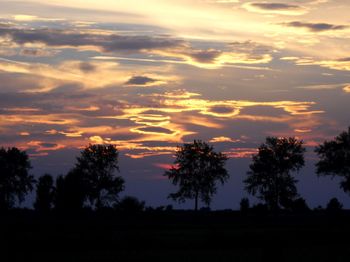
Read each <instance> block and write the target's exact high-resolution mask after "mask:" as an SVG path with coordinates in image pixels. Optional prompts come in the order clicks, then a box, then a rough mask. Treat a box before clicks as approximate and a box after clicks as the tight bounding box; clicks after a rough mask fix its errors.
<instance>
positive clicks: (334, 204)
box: [326, 197, 343, 213]
mask: <svg viewBox="0 0 350 262" xmlns="http://www.w3.org/2000/svg"><path fill="white" fill-rule="evenodd" d="M342 209H343V205H342V204H341V203H340V202H339V200H338V199H337V198H336V197H334V198H332V199H331V200H329V202H328V204H327V208H326V210H327V211H328V212H332V213H336V212H339V211H341V210H342Z"/></svg>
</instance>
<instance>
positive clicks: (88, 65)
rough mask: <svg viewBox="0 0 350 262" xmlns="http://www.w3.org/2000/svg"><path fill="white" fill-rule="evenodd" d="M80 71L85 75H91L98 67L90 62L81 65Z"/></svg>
mask: <svg viewBox="0 0 350 262" xmlns="http://www.w3.org/2000/svg"><path fill="white" fill-rule="evenodd" d="M79 69H80V70H81V71H83V72H84V73H91V72H94V71H95V70H96V66H94V65H93V64H91V63H88V62H82V63H80V64H79Z"/></svg>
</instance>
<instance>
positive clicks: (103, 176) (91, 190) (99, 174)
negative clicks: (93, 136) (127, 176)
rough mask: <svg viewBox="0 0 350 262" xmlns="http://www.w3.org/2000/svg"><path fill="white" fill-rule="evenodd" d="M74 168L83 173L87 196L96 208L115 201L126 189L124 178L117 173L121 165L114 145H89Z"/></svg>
mask: <svg viewBox="0 0 350 262" xmlns="http://www.w3.org/2000/svg"><path fill="white" fill-rule="evenodd" d="M74 170H75V171H74V172H77V173H80V174H81V176H82V178H83V180H84V185H85V187H86V193H87V198H88V200H89V201H90V203H91V205H92V206H93V207H95V208H102V207H106V206H109V205H111V204H113V203H115V202H116V201H117V200H118V195H119V193H120V192H121V191H123V190H124V179H123V178H122V177H120V176H117V175H116V174H115V171H119V165H118V150H117V148H116V147H115V146H114V145H89V146H88V147H86V148H85V149H84V150H83V151H82V152H81V155H80V156H79V157H78V158H77V164H76V166H75V168H74Z"/></svg>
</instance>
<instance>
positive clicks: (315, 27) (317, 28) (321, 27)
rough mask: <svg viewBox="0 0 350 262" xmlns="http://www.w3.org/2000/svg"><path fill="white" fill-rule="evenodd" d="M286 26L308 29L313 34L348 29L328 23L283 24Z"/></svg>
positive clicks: (298, 22) (297, 22)
mask: <svg viewBox="0 0 350 262" xmlns="http://www.w3.org/2000/svg"><path fill="white" fill-rule="evenodd" d="M282 25H284V26H289V27H299V28H306V29H308V30H310V31H311V32H323V31H329V30H343V29H346V28H348V26H346V25H333V24H327V23H307V22H300V21H293V22H288V23H282Z"/></svg>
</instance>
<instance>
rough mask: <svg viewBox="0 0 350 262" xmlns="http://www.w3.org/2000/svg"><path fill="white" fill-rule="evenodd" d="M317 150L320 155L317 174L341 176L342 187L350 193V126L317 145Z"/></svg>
mask: <svg viewBox="0 0 350 262" xmlns="http://www.w3.org/2000/svg"><path fill="white" fill-rule="evenodd" d="M315 152H316V153H317V154H318V156H319V157H320V160H319V161H318V163H316V168H317V170H316V172H317V174H318V175H325V176H326V175H331V176H339V177H341V178H342V181H341V182H340V187H341V188H342V189H343V190H344V192H348V193H350V127H349V129H348V131H347V132H346V131H345V132H342V133H341V134H339V135H338V136H337V137H335V138H334V139H333V140H331V141H325V142H324V143H323V144H321V145H319V146H318V147H316V149H315Z"/></svg>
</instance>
